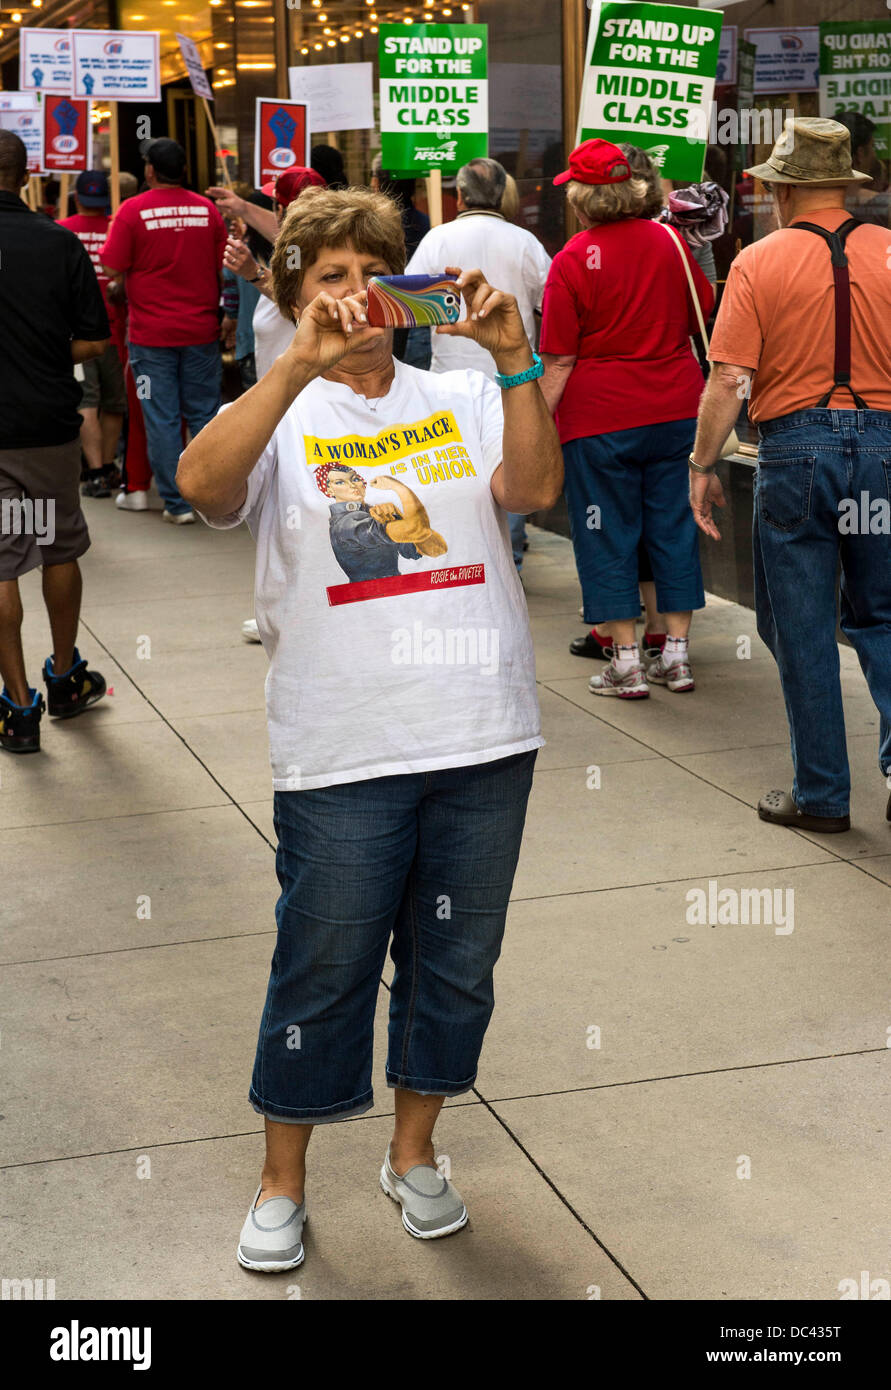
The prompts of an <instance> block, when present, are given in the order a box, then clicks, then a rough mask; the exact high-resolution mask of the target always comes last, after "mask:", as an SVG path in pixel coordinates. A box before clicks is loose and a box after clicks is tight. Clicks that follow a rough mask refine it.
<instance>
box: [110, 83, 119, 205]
mask: <svg viewBox="0 0 891 1390" xmlns="http://www.w3.org/2000/svg"><path fill="white" fill-rule="evenodd" d="M108 110H109V117H108V146H109V151H110V153H111V215H112V217H114V215H115V213H116V212H117V210H118V208H119V207H120V205H121V145H120V137H119V135H118V104H117V102H116V101H110V102H109V103H108Z"/></svg>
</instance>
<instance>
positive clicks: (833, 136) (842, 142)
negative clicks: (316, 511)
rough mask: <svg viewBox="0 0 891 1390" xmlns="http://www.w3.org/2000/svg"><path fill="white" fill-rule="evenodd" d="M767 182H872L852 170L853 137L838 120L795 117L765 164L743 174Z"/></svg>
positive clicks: (788, 124)
mask: <svg viewBox="0 0 891 1390" xmlns="http://www.w3.org/2000/svg"><path fill="white" fill-rule="evenodd" d="M743 172H744V173H746V174H750V175H751V176H752V178H755V179H763V180H764V181H765V182H766V183H802V184H803V183H819V184H823V185H824V187H825V186H831V185H840V184H845V183H871V182H872V176H871V175H870V174H861V173H858V171H857V170H856V169H853V168H852V167H851V136H850V134H849V132H848V130H847V128H846V127H845V126H843V125H842V124H841V123H840V122H839V121H829V120H826V119H825V118H824V117H822V116H794V117H792V118H791V119H790V120H787V121H786V124H785V126H784V127H783V134H782V135H781V136H780V138H779V140H778V141H777V142H776V144H775V145H774V147H773V150H772V151H771V153H770V154H769V155H768V158H767V162H766V164H756V165H755V166H754V167H753V168H751V169H745V170H744V171H743Z"/></svg>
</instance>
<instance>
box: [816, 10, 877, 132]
mask: <svg viewBox="0 0 891 1390" xmlns="http://www.w3.org/2000/svg"><path fill="white" fill-rule="evenodd" d="M841 111H859V112H860V114H861V116H866V117H868V119H869V120H871V121H874V122H875V124H876V125H877V126H878V129H877V130H876V134H875V146H876V154H877V155H878V156H879V158H880V159H888V158H889V153H891V20H887V19H868V20H847V21H845V22H839V23H838V24H821V25H820V115H821V116H829V117H830V118H832V117H833V116H837V115H838V114H839V112H841Z"/></svg>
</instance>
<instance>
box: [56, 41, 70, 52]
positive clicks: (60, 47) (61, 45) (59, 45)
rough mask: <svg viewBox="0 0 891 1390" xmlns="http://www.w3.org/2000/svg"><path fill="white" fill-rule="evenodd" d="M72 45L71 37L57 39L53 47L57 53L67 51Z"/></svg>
mask: <svg viewBox="0 0 891 1390" xmlns="http://www.w3.org/2000/svg"><path fill="white" fill-rule="evenodd" d="M70 47H71V40H70V39H56V42H55V43H54V44H53V48H54V49H55V50H56V52H57V53H67V52H68V50H69V48H70Z"/></svg>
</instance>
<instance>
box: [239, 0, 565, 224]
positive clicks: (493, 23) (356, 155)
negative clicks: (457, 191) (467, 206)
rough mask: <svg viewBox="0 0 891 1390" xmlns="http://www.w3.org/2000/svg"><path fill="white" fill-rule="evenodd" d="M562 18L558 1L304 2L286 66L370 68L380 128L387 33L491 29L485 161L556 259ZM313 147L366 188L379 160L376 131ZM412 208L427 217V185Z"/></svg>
mask: <svg viewBox="0 0 891 1390" xmlns="http://www.w3.org/2000/svg"><path fill="white" fill-rule="evenodd" d="M561 10H562V0H537V3H536V4H535V5H534V6H528V7H518V6H517V5H516V3H515V2H514V0H477V3H475V4H461V3H457V4H452V5H439V4H436V5H430V6H422V5H417V4H415V5H407V6H401V7H399V8H393V7H392V6H390V5H386V4H379V3H377V0H365V3H362V2H361V0H359V2H358V3H357V0H306V3H303V4H302V5H301V7H300V9H299V10H289V11H288V14H289V24H290V30H289V45H290V57H289V61H290V63H291V64H292V65H294V66H306V65H309V66H319V65H323V64H332V63H337V64H341V63H371V64H372V69H373V76H374V92H375V97H374V102H375V122H376V123H377V121H378V115H379V112H378V96H377V90H378V43H379V37H378V35H379V29H380V25H381V24H393V23H400V22H401V21H403V20H410V21H411V22H413V23H419V22H423V21H424V20H427V21H428V22H430V23H432V22H436V23H449V24H460V23H462V22H463V23H480V24H488V25H489V126H490V134H489V153H490V154H491V156H492V157H493V159H498V160H500V161H501V163H502V164H503V165H504V167H505V168H506V169H507V171H508V173H510V174H512V175H513V176H514V178H516V180H517V184H518V189H517V192H518V200H519V206H518V210H517V214H516V220H517V221H518V222H520V223H521V224H522V225H523V226H527V227H529V229H530V230H531V231H533V232H535V233H536V235H538V236H539V237H541V239H542V240H543V241H544V242H545V244H546V245H547V246H548V249H549V250H551V251H554V250H556V249H557V248H558V247H559V246H561V245H562V244H563V240H564V235H563V201H562V199H561V198H560V197H558V196H555V195H556V194H557V190H555V189H554V188H553V187H552V185H551V183H550V180H551V178H553V175H554V174H555V173H558V172H559V170H560V169H562V168H563V153H564V152H563V142H562V119H563V103H562V91H561ZM240 80H241V74H240V73H239V82H240ZM313 140H314V142H316V143H330V144H333V145H336V146H337V147H338V148H339V150H340V151H341V153H342V155H343V158H344V163H345V165H346V171H347V176H348V178H349V179H350V181H352V182H356V183H366V182H367V181H368V179H369V178H370V175H371V167H372V162H373V160H374V157H375V155H376V154H378V153H379V151H380V135H379V133H378V130H377V129H373V130H344V131H333V132H328V131H326V130H325V129H324V128H322V127H319V128H317V129H314V131H313ZM454 183H455V181H454V176H453V177H451V178H448V177H445V178H444V179H443V215H444V217H445V218H446V220H448V219H449V218H451V217H454V215H455V199H454ZM416 203H417V206H418V207H419V208H420V209H421V210H422V211H426V189H425V184H424V180H419V181H418V192H417V197H416Z"/></svg>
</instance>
